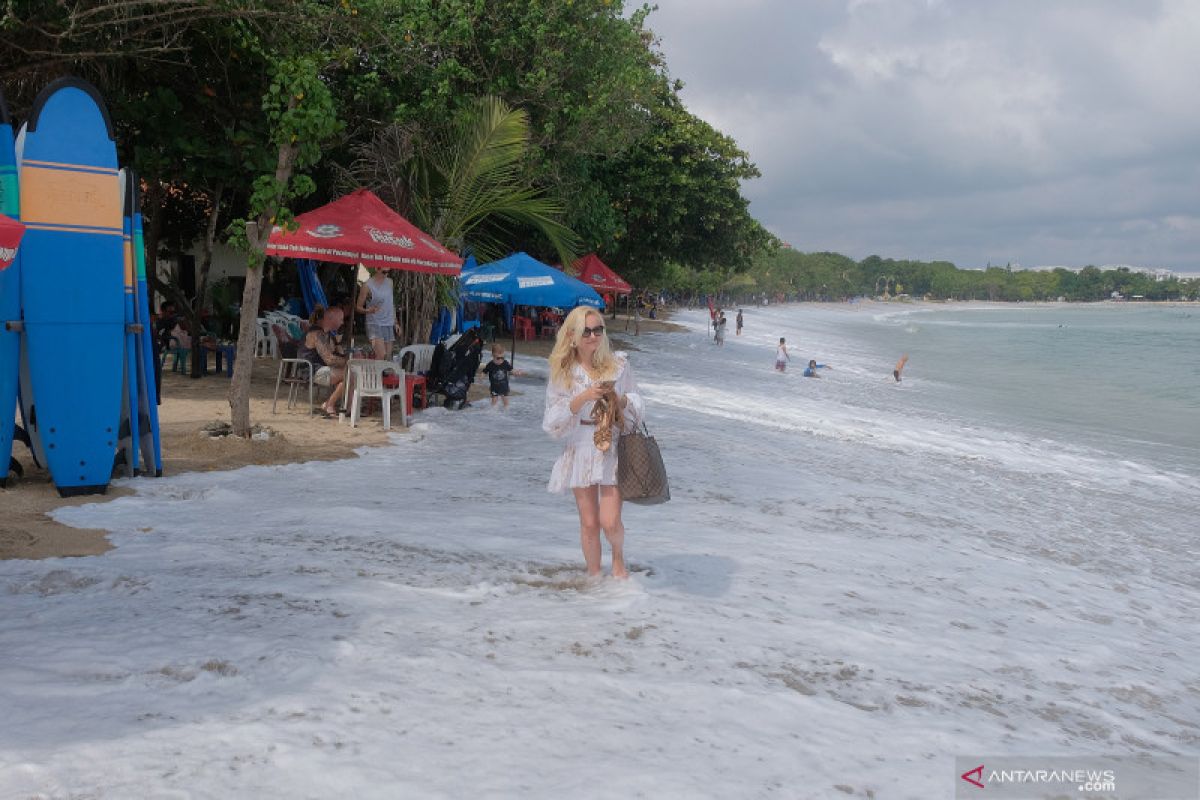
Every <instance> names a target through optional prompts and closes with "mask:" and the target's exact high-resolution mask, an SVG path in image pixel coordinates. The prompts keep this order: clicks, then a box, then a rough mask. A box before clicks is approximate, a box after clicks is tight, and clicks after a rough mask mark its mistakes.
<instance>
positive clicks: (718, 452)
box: [0, 307, 1200, 799]
mask: <svg viewBox="0 0 1200 800" xmlns="http://www.w3.org/2000/svg"><path fill="white" fill-rule="evenodd" d="M706 317H707V314H706V313H704V314H702V313H700V312H695V313H684V314H681V315H680V319H681V321H682V322H684V323H685V324H686V325H689V326H692V327H693V330H692V332H689V333H680V334H671V335H661V336H646V337H640V338H639V339H638V340H637V344H638V345H639V347H640V348H641V350H640V351H638V352H635V353H633V354H632V364H633V368H634V370H635V372H636V374H637V376H638V377H639V379H640V380H641V383H642V388H643V390H644V393H645V395H646V397H647V406H648V408H649V413H650V420H649V423H650V429H651V431H652V432H653V433H654V434H655V435H656V437H657V438H658V440H659V442H660V443H661V445H662V447H663V451H664V456H665V458H666V461H667V466H668V469H669V470H670V473H671V478H672V491H673V499H672V501H671V502H670V503H668V504H666V505H663V506H656V507H652V508H641V507H632V506H627V507H626V511H625V518H626V525H627V527H628V544H627V552H628V555H629V558H630V560H631V567H632V570H633V577H632V578H631V579H630V580H629V581H624V582H619V581H605V582H602V583H601V584H599V585H591V584H589V583H588V582H586V581H584V580H583V577H582V571H581V569H580V556H579V552H578V544H577V530H576V527H575V526H576V517H575V512H574V508H573V504H572V502H571V500H570V499H568V498H564V497H560V496H554V495H549V494H547V493H546V492H545V485H546V480H547V479H548V477H549V471H550V466H551V464H552V463H553V461H554V458H555V457H556V455H557V454H558V452H559V445H558V444H557V443H556V442H553V441H550V440H549V439H547V438H546V437H545V436H544V434H542V432H541V430H540V421H541V412H542V396H543V391H544V383H543V379H544V375H545V371H546V368H545V362H544V361H542V362H540V363H539V362H537V361H536V360H534V359H527V360H526V363H525V365H524V366H523V369H527V370H529V372H530V373H531V375H530V376H528V377H521V378H514V382H513V387H514V389H515V390H516V391H518V392H520V393H521V394H519V395H515V396H514V397H513V402H512V407H511V408H510V410H509V412H508V413H502V412H500V411H498V410H494V409H492V408H490V407H487V406H484V407H482V408H480V407H476V408H472V409H469V410H467V411H465V412H460V413H450V412H445V411H442V410H440V409H435V410H432V411H428V412H423V413H422V414H420V415H419V419H420V424H419V425H418V426H417V427H416V428H415V429H414V430H413V431H412V432H410V433H408V434H404V435H397V436H395V437H393V441H394V443H395V445H394V446H393V447H388V448H379V449H374V450H370V451H366V452H365V453H364V455H363V457H362V458H360V459H357V460H353V461H346V462H338V463H321V462H313V463H309V464H296V465H288V466H285V467H248V468H245V469H242V470H237V471H234V472H227V473H202V474H201V473H197V474H190V475H181V476H178V477H174V478H167V479H161V480H148V479H138V480H135V481H132V482H130V483H131V485H132V486H134V487H135V488H136V489H137V495H135V496H131V497H123V498H118V499H117V500H114V501H113V502H110V503H106V504H102V505H92V506H79V507H75V508H69V509H64V510H62V511H60V512H58V513H57V515H56V516H57V518H58V519H60V520H61V521H63V522H66V523H68V524H73V525H79V526H81V527H101V528H106V529H109V530H112V531H113V532H114V533H113V537H112V538H113V541H114V543H115V544H116V545H117V547H116V549H115V550H113V551H110V552H109V553H108V554H106V555H104V556H103V557H99V558H92V559H73V560H62V561H58V562H5V563H0V597H4V598H5V599H4V600H3V604H4V611H5V613H4V614H3V615H0V653H2V654H3V657H2V660H0V708H3V709H4V710H5V719H6V724H5V725H4V726H0V787H2V788H0V798H7V797H9V796H13V797H27V796H30V795H36V794H38V793H42V794H44V795H48V796H54V797H57V796H70V795H76V796H79V795H83V796H94V797H101V798H108V797H113V798H116V797H129V796H184V795H185V794H190V795H192V796H250V795H253V796H288V797H330V796H350V795H353V796H356V797H379V798H391V797H397V796H411V797H448V798H450V797H453V798H457V797H464V796H497V797H499V796H505V797H506V796H521V797H531V798H537V797H547V798H549V797H562V796H579V797H601V798H607V797H613V798H616V797H622V798H625V797H637V796H644V797H654V798H659V797H689V798H691V797H787V798H826V797H860V798H861V797H868V796H873V797H889V798H891V797H901V798H909V797H911V798H923V799H927V798H930V797H944V796H950V795H951V794H952V793H953V787H954V782H955V780H956V779H957V775H956V773H955V770H954V761H953V759H954V756H955V755H960V754H968V753H994V754H997V755H1033V754H1036V755H1059V754H1068V755H1069V754H1083V753H1089V754H1090V753H1108V754H1140V755H1154V754H1168V753H1172V754H1174V753H1195V752H1196V751H1197V749H1198V748H1200V683H1198V682H1197V679H1196V670H1195V664H1196V663H1198V662H1200V623H1198V622H1197V620H1198V619H1200V580H1198V577H1197V569H1196V566H1195V564H1196V563H1197V557H1198V556H1200V545H1197V543H1196V539H1195V521H1196V519H1197V518H1200V501H1198V498H1200V491H1198V490H1200V471H1198V470H1197V469H1195V465H1194V462H1193V461H1190V460H1189V458H1190V457H1192V456H1189V453H1188V452H1187V448H1183V447H1179V448H1175V449H1173V448H1172V447H1170V446H1169V445H1170V442H1166V443H1163V442H1159V441H1158V439H1156V438H1154V437H1151V436H1149V435H1147V434H1138V433H1137V432H1136V431H1135V432H1134V433H1133V434H1131V433H1130V431H1128V430H1120V431H1117V432H1116V433H1113V431H1111V430H1110V428H1109V427H1108V426H1107V425H1104V424H1099V425H1085V426H1083V427H1082V428H1081V429H1080V430H1073V429H1072V430H1067V429H1064V428H1063V427H1062V426H1061V425H1058V424H1056V423H1055V421H1054V419H1053V418H1052V417H1050V416H1048V417H1046V418H1045V419H1043V418H1042V417H1041V416H1039V413H1040V412H1039V413H1034V412H1032V411H1030V410H1028V409H1025V408H1022V407H1021V406H1020V403H1021V402H1029V403H1031V404H1032V405H1033V406H1038V405H1039V403H1040V402H1041V401H1036V402H1034V401H1027V400H1023V399H1022V398H1021V397H1019V396H1018V397H1015V398H1013V397H1002V396H1001V395H1003V394H1004V392H1007V391H1008V389H1009V388H1011V387H1012V386H1013V385H1014V384H1013V383H1012V382H1011V381H1005V382H1000V383H999V384H998V386H997V387H996V388H995V389H992V390H985V389H984V388H981V387H980V383H979V381H980V380H981V379H972V380H967V379H965V378H959V377H958V376H963V375H966V374H968V373H967V372H966V370H967V369H968V367H964V366H963V359H962V358H960V361H959V362H958V366H959V368H958V369H950V368H945V369H944V372H937V371H936V370H935V368H934V365H939V364H940V365H942V366H943V367H945V366H946V365H948V364H949V363H950V356H949V355H944V356H941V357H940V358H939V357H937V356H936V355H934V354H940V353H951V352H953V347H954V346H957V345H961V343H962V341H963V340H962V339H954V341H953V342H952V343H947V340H948V339H950V338H951V337H953V336H954V335H955V334H951V333H945V331H950V330H951V329H955V328H958V327H961V326H956V325H940V324H936V323H937V317H936V316H935V315H911V316H909V317H901V318H896V317H893V316H887V315H880V318H879V319H876V318H875V315H872V314H871V313H869V312H866V311H854V310H852V309H850V308H848V307H795V308H771V309H769V310H760V309H751V310H748V311H747V332H746V335H744V336H742V337H735V336H732V335H731V336H729V337H728V338H727V344H726V346H725V347H724V348H720V349H718V348H716V347H714V346H713V345H712V344H711V343H710V342H709V340H708V338H707V337H706V335H705V333H704V332H703V331H704V326H705V318H706ZM971 319H973V318H968V320H967V321H968V322H971ZM981 319H982V318H981ZM1076 319H1079V320H1081V319H1082V317H1080V318H1076ZM994 320H1000V321H1003V320H1002V319H1001V318H998V317H997V318H994ZM994 320H993V321H994ZM952 321H954V320H952ZM1054 324H1055V325H1057V324H1058V323H1057V322H1055V323H1054ZM910 328H911V329H912V330H911V331H910ZM996 330H1000V331H1002V332H1003V331H1004V329H1003V328H994V327H984V328H981V329H980V331H975V332H973V333H971V334H970V335H972V336H976V337H978V338H977V344H976V348H975V351H972V352H976V351H978V349H979V348H980V347H983V346H985V345H983V344H979V342H991V341H992V340H990V339H988V337H990V336H994V335H995V334H993V333H987V332H986V331H996ZM1054 330H1058V329H1057V327H1055V328H1054ZM780 335H784V336H787V337H788V340H789V342H790V343H792V349H793V354H794V358H796V359H797V360H796V361H795V362H794V364H793V369H792V371H790V372H788V373H787V374H784V375H779V374H776V373H775V372H774V371H773V370H772V361H773V358H774V352H775V348H774V342H775V341H777V339H778V337H779V336H780ZM954 343H957V345H955V344H954ZM986 347H988V348H991V349H992V350H993V351H995V353H996V355H994V358H993V361H992V363H993V364H996V365H997V369H999V365H1000V364H1001V363H1002V362H1004V360H1005V359H1007V358H1008V356H1006V355H1004V354H1003V351H1004V349H1005V348H1004V347H1003V346H1001V345H1000V344H995V343H992V344H986ZM938 348H942V349H938ZM905 351H906V352H909V354H910V356H911V359H910V363H909V367H908V369H907V370H906V372H905V376H904V381H903V382H902V383H901V384H899V385H897V384H895V382H894V381H892V379H891V375H890V372H891V366H892V364H893V363H894V361H895V358H896V357H897V355H898V354H899V352H905ZM810 354H811V355H812V356H813V357H817V358H819V359H820V360H822V361H824V362H827V363H830V364H832V365H833V369H832V370H830V371H828V372H826V373H825V374H824V377H822V378H821V379H820V380H810V379H805V378H802V377H801V376H800V374H799V369H798V367H799V366H800V363H799V359H800V358H802V357H805V358H806V357H808V356H809V355H810ZM964 358H965V360H967V361H969V360H970V359H971V357H970V356H967V357H964ZM931 370H933V371H931ZM1029 373H1030V370H1029V369H1028V367H1026V371H1025V374H1026V375H1028V374H1029ZM977 374H979V375H983V376H985V377H986V375H988V374H990V373H989V372H988V371H987V370H983V369H980V371H979V373H977ZM956 380H957V381H958V382H956ZM1015 394H1016V395H1019V394H1020V393H1019V392H1016V393H1015ZM974 398H982V400H976V399H974ZM1095 399H1096V405H1097V406H1100V407H1104V406H1105V403H1104V402H1102V401H1101V400H1100V399H1099V398H1095ZM1185 402H1186V399H1185ZM1046 413H1047V414H1049V413H1050V412H1046ZM314 424H318V423H314ZM1138 436H1140V437H1141V438H1138ZM1130 441H1144V442H1146V443H1147V444H1145V445H1144V446H1138V447H1127V446H1126V444H1127V443H1128V442H1130ZM1165 445H1168V446H1165Z"/></svg>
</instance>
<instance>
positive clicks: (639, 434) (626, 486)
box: [617, 423, 671, 506]
mask: <svg viewBox="0 0 1200 800" xmlns="http://www.w3.org/2000/svg"><path fill="white" fill-rule="evenodd" d="M617 487H618V488H619V489H620V490H621V498H622V499H624V500H628V501H629V502H631V503H637V504H638V505H643V506H653V505H657V504H659V503H665V502H667V501H668V500H670V499H671V487H670V484H669V483H668V482H667V468H666V465H664V464H663V460H662V453H661V452H659V449H658V442H656V441H655V440H654V437H653V436H651V435H650V431H648V430H646V425H645V423H643V424H642V429H641V430H640V431H639V430H637V429H636V428H635V429H634V430H633V432H632V433H624V434H621V438H620V439H618V440H617Z"/></svg>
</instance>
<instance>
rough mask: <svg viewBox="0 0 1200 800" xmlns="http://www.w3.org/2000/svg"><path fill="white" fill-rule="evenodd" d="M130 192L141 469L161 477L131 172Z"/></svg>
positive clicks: (150, 328) (150, 331) (142, 248)
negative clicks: (138, 352)
mask: <svg viewBox="0 0 1200 800" xmlns="http://www.w3.org/2000/svg"><path fill="white" fill-rule="evenodd" d="M129 184H130V193H131V196H132V197H133V257H134V263H135V264H136V266H137V281H136V283H135V285H134V291H135V299H136V304H137V321H138V324H139V325H141V332H140V333H139V334H138V346H139V347H140V348H141V359H140V360H139V361H138V402H139V404H140V406H141V414H140V415H139V419H140V420H142V423H143V425H142V427H141V434H142V435H141V437H140V438H139V441H140V443H141V447H142V462H141V463H142V471H143V472H146V473H150V474H153V475H154V476H155V477H156V478H161V477H162V437H161V436H160V434H159V426H158V401H157V399H156V398H157V397H158V387H157V385H156V383H155V378H154V375H155V373H154V362H155V358H154V339H153V337H154V323H153V321H152V320H151V319H150V293H149V290H148V289H147V286H146V244H145V239H144V237H143V236H142V214H141V210H140V209H141V207H142V193H141V190H140V189H139V188H138V181H137V175H135V174H134V173H133V171H132V170H130V172H129Z"/></svg>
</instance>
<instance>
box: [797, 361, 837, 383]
mask: <svg viewBox="0 0 1200 800" xmlns="http://www.w3.org/2000/svg"><path fill="white" fill-rule="evenodd" d="M819 369H833V368H832V367H830V366H829V365H828V364H818V363H817V360H816V359H815V358H810V359H809V360H808V366H807V367H805V368H804V377H806V378H819V377H821V376H820V375H818V374H817V370H819Z"/></svg>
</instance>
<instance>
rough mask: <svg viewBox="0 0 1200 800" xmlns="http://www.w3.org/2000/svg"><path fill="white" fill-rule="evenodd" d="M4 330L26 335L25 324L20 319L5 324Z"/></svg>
mask: <svg viewBox="0 0 1200 800" xmlns="http://www.w3.org/2000/svg"><path fill="white" fill-rule="evenodd" d="M4 330H6V331H12V332H13V333H24V332H25V322H24V321H23V320H19V319H10V320H8V321H7V322H5V323H4Z"/></svg>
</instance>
